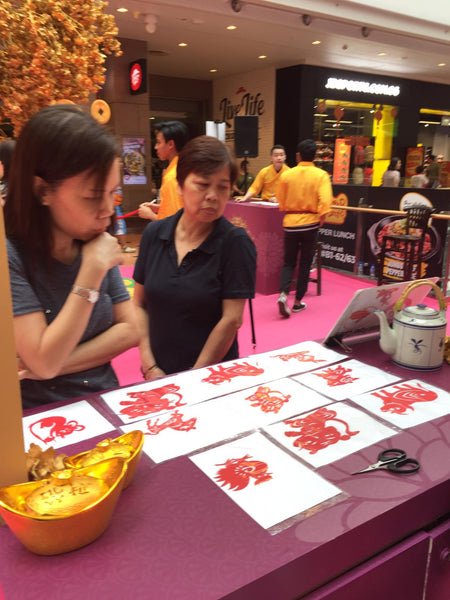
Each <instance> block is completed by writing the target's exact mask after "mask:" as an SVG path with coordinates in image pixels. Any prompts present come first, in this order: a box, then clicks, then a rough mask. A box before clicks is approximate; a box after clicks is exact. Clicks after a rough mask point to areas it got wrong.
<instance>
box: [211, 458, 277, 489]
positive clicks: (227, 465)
mask: <svg viewBox="0 0 450 600" xmlns="http://www.w3.org/2000/svg"><path fill="white" fill-rule="evenodd" d="M251 459H252V457H251V456H250V455H249V454H246V455H245V456H243V457H242V458H229V459H228V460H227V461H225V462H224V463H221V464H218V465H216V466H217V467H224V468H223V469H219V470H218V471H217V475H216V476H215V477H214V479H215V480H216V481H217V482H218V483H220V485H221V486H222V487H225V486H226V485H229V486H230V490H233V491H237V490H243V489H244V488H246V487H247V486H248V484H249V483H250V478H253V479H254V480H255V481H254V484H255V485H259V484H260V483H264V482H265V481H269V480H270V479H272V474H271V473H268V472H267V469H268V468H269V467H268V465H267V463H265V462H262V461H260V460H251Z"/></svg>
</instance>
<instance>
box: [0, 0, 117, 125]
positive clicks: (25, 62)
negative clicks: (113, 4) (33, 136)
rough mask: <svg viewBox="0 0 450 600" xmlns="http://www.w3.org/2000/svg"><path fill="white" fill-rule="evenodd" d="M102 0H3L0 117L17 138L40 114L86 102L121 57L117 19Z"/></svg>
mask: <svg viewBox="0 0 450 600" xmlns="http://www.w3.org/2000/svg"><path fill="white" fill-rule="evenodd" d="M107 4H108V3H107V2H103V1H102V0H83V2H73V1H72V0H16V1H11V2H8V1H6V0H0V117H1V118H3V119H9V120H10V121H11V123H12V124H13V125H14V133H15V136H17V135H18V133H19V131H20V129H21V128H22V126H23V125H24V124H25V123H26V122H27V121H28V119H29V118H30V117H31V116H32V115H33V114H34V113H36V112H37V111H38V110H40V109H41V108H43V107H44V106H47V105H49V104H53V103H55V102H57V101H61V100H66V101H67V100H70V101H72V102H74V103H76V104H82V103H87V102H88V100H89V95H90V94H95V93H96V92H97V91H98V90H99V89H100V88H101V86H102V85H103V84H104V81H105V70H106V69H105V67H104V62H105V59H106V55H113V56H120V55H121V54H122V52H121V50H120V42H119V41H118V39H117V34H118V29H117V27H116V25H115V21H114V17H113V16H112V15H107V14H105V13H104V9H105V7H106V6H107Z"/></svg>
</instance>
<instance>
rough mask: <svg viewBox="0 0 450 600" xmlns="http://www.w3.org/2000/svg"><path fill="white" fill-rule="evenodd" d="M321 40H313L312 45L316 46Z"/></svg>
mask: <svg viewBox="0 0 450 600" xmlns="http://www.w3.org/2000/svg"><path fill="white" fill-rule="evenodd" d="M321 43H322V42H321V41H320V40H314V42H312V44H313V46H317V44H321Z"/></svg>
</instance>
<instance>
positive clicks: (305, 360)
mask: <svg viewBox="0 0 450 600" xmlns="http://www.w3.org/2000/svg"><path fill="white" fill-rule="evenodd" d="M253 358H254V359H256V361H257V363H258V365H259V366H260V367H263V368H264V369H265V370H266V371H269V372H271V373H274V372H275V373H276V377H277V378H279V377H287V376H289V375H296V374H298V373H305V372H306V371H311V370H313V369H318V368H323V367H325V366H327V365H330V364H332V363H336V362H339V361H342V360H347V359H348V357H347V356H346V355H345V354H340V353H339V352H335V351H334V350H330V349H329V348H326V347H325V346H322V344H318V343H317V342H301V343H300V344H294V345H292V346H287V347H286V348H281V349H280V350H271V351H270V352H264V353H262V354H257V355H254V356H253Z"/></svg>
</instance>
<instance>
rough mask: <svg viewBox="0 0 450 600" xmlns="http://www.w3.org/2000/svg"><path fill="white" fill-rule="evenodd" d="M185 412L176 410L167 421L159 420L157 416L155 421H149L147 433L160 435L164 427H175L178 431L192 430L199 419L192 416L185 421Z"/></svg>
mask: <svg viewBox="0 0 450 600" xmlns="http://www.w3.org/2000/svg"><path fill="white" fill-rule="evenodd" d="M183 417H184V415H183V413H180V412H179V411H178V410H174V411H173V413H172V414H171V415H170V417H169V418H168V419H167V421H163V422H162V423H160V422H159V418H156V419H155V420H154V421H151V420H149V421H147V430H148V431H146V432H145V435H158V433H161V431H163V430H164V429H175V430H176V431H190V430H191V429H195V424H196V423H197V419H196V418H195V417H192V418H191V419H187V421H183Z"/></svg>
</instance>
